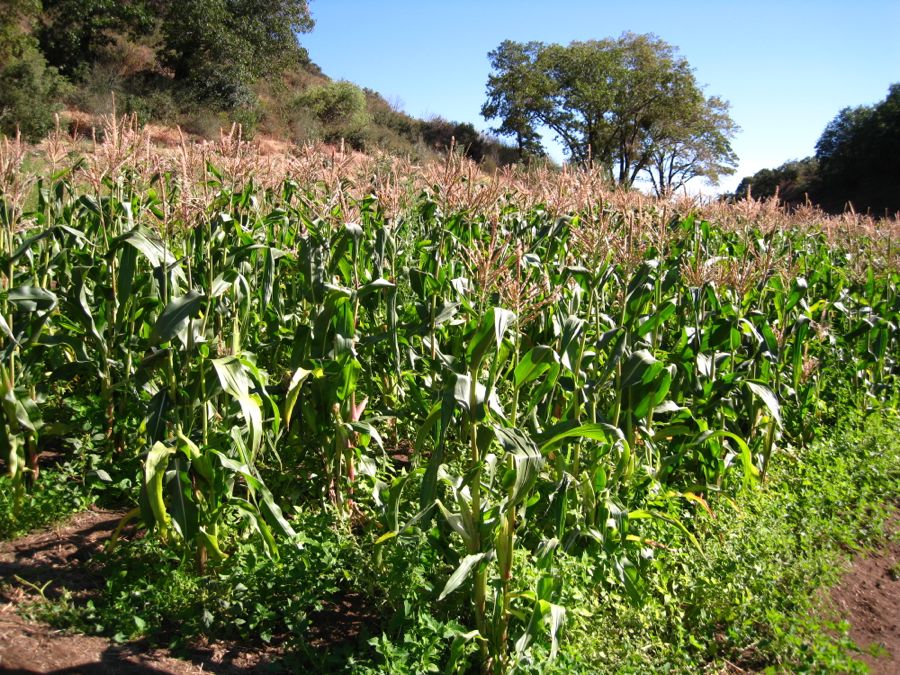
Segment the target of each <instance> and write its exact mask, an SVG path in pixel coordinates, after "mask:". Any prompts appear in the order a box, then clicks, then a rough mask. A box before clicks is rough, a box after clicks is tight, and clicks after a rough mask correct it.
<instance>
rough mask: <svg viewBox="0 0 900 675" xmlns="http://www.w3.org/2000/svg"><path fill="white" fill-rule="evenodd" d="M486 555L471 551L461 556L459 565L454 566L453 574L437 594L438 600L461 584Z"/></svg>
mask: <svg viewBox="0 0 900 675" xmlns="http://www.w3.org/2000/svg"><path fill="white" fill-rule="evenodd" d="M487 555H488V554H487V553H473V554H471V555H467V556H466V557H465V558H463V559H462V561H461V562H460V563H459V567H457V568H456V571H454V572H453V574H452V575H450V578H449V579H447V584H446V585H445V586H444V590H443V591H441V594H440V595H439V596H438V602H440V601H441V600H443V599H444V598H446V597H447V596H448V595H450V594H451V593H452V592H453V591H455V590H456V589H457V588H459V587H460V586H462V585H463V583H464V582H465V580H466V579H467V578H468V577H469V575H470V574H471V573H472V570H473V569H475V566H476V565H478V564H480V563H481V561H482V560H484V559H485V558H486V557H487Z"/></svg>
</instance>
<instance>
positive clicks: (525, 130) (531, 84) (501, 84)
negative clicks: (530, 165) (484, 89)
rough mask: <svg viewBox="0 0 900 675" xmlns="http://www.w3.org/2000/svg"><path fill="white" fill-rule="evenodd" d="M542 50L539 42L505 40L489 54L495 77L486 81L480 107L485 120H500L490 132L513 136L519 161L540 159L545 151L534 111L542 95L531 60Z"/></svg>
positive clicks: (492, 76)
mask: <svg viewBox="0 0 900 675" xmlns="http://www.w3.org/2000/svg"><path fill="white" fill-rule="evenodd" d="M542 48H543V45H542V44H541V43H540V42H529V43H527V44H522V43H519V42H512V41H511V40H506V41H504V42H503V43H501V45H500V46H499V47H498V48H497V49H495V50H494V51H492V52H490V54H488V58H490V59H491V66H492V67H493V69H494V71H496V72H495V73H494V74H492V75H491V76H490V77H489V79H488V100H487V102H486V103H485V104H484V105H483V106H482V108H481V115H482V116H483V117H484V118H485V119H496V118H500V119H501V120H502V122H501V124H500V126H498V127H495V128H493V129H492V131H493V132H494V133H496V134H500V135H501V136H513V137H514V138H515V139H516V148H518V151H519V157H520V158H521V159H527V158H529V157H543V156H544V154H545V153H544V148H543V146H542V145H541V136H540V134H539V133H538V131H537V128H536V127H537V124H538V123H539V120H540V118H539V116H538V114H537V112H536V111H535V107H536V104H537V101H538V100H540V99H541V98H542V93H541V92H540V91H539V90H538V89H537V88H536V86H537V82H536V80H537V76H538V74H537V73H536V72H535V69H534V60H535V58H536V56H537V54H538V53H539V51H540V50H541V49H542Z"/></svg>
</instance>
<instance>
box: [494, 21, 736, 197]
mask: <svg viewBox="0 0 900 675" xmlns="http://www.w3.org/2000/svg"><path fill="white" fill-rule="evenodd" d="M489 58H490V59H491V66H492V69H493V72H492V74H491V76H490V78H489V79H488V85H487V95H488V100H487V103H485V105H484V107H483V108H482V115H483V116H484V117H485V118H486V119H494V118H499V119H501V125H500V126H499V127H498V128H497V129H495V131H496V132H497V133H498V134H501V135H506V136H516V138H517V142H519V143H520V147H521V144H522V140H521V139H525V140H527V141H529V142H534V140H535V139H536V137H537V129H538V128H539V127H546V128H549V129H550V130H552V131H553V132H554V133H555V134H556V137H557V139H559V141H560V142H561V143H562V144H563V145H564V147H565V149H566V152H567V154H568V155H569V158H570V159H571V160H572V161H576V162H583V163H587V162H591V163H594V164H597V165H599V166H601V167H603V168H604V169H605V170H606V172H607V175H608V177H609V178H610V180H613V181H616V182H618V183H619V184H620V185H624V186H626V187H629V186H631V185H632V184H633V183H634V181H635V180H637V178H638V177H639V176H640V175H641V174H642V173H648V174H649V175H650V176H651V177H652V178H653V180H654V183H655V184H656V186H657V189H658V190H660V191H665V190H669V189H673V187H675V186H680V185H682V184H683V183H684V182H686V181H687V180H690V179H691V178H693V177H695V176H707V177H709V178H711V179H713V180H714V179H715V178H717V177H718V176H719V175H720V174H721V173H724V172H726V171H729V170H731V167H732V166H733V164H734V162H735V157H734V154H733V152H732V150H731V145H730V138H731V136H732V135H733V133H734V132H735V130H736V126H735V125H734V123H733V122H732V121H731V119H730V118H729V117H728V113H727V104H726V103H725V102H724V101H722V100H721V99H717V98H710V99H707V98H706V97H705V96H704V95H703V92H702V91H701V90H700V88H699V86H698V85H697V82H696V80H695V78H694V75H693V72H692V70H691V68H690V66H689V64H688V63H687V61H686V60H685V59H683V58H682V57H680V56H679V55H678V53H677V50H676V49H675V48H674V47H672V46H671V45H668V44H666V43H665V42H663V41H662V40H660V39H659V38H657V37H655V36H653V35H636V34H633V33H625V34H624V35H622V36H621V37H620V38H618V39H616V40H612V39H606V40H599V41H598V40H592V41H588V42H572V43H571V44H569V45H568V46H562V45H555V44H554V45H545V44H542V43H538V42H530V43H527V44H522V43H516V42H511V41H506V42H504V43H502V44H501V45H500V47H498V48H497V49H496V50H494V51H492V52H491V53H490V54H489Z"/></svg>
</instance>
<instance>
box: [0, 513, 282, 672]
mask: <svg viewBox="0 0 900 675" xmlns="http://www.w3.org/2000/svg"><path fill="white" fill-rule="evenodd" d="M121 517H122V514H120V513H114V512H110V511H101V510H90V511H85V512H83V513H79V514H77V515H75V516H73V517H72V518H71V519H70V520H68V521H67V522H65V523H64V524H62V525H59V526H57V527H55V528H53V529H51V530H48V531H45V532H37V533H34V534H30V535H28V536H26V537H23V538H21V539H17V540H15V541H5V542H0V671H2V672H12V673H57V674H60V675H61V674H62V673H66V674H75V673H85V674H91V675H92V674H95V673H174V674H176V675H182V674H185V675H187V674H194V673H209V672H214V673H251V672H259V671H260V670H263V671H265V670H270V668H269V667H268V666H267V664H266V657H265V655H264V654H261V653H258V652H255V651H254V650H244V649H242V650H238V649H236V648H234V646H229V645H223V644H218V643H216V644H211V645H208V646H200V647H197V648H196V649H194V650H193V651H192V652H191V654H190V660H187V661H185V660H179V659H176V658H173V657H172V656H171V655H169V654H168V653H167V652H166V651H165V650H160V649H151V648H150V647H148V645H146V644H144V643H142V642H132V643H128V644H123V645H119V644H116V643H114V642H112V641H110V640H108V639H106V638H101V637H91V636H86V635H66V634H64V633H62V632H60V631H57V630H54V629H53V628H51V627H50V626H47V625H46V624H41V623H31V622H28V621H26V620H25V619H23V618H22V617H20V616H19V615H18V614H17V613H16V608H17V605H18V604H19V603H21V602H23V601H34V600H36V599H37V598H39V595H38V594H37V592H36V591H35V590H34V588H33V587H31V586H29V584H32V585H33V586H34V587H37V588H41V587H44V585H45V584H47V585H46V588H45V590H44V593H45V595H46V596H47V597H48V598H56V597H58V596H59V594H60V592H61V590H62V589H63V588H65V589H67V590H68V591H69V592H70V593H72V594H73V597H74V598H75V599H78V598H84V597H86V596H88V595H89V594H90V593H91V592H92V591H96V590H97V589H98V588H99V586H100V585H101V584H102V583H103V578H102V575H101V574H100V572H99V571H98V570H97V569H95V568H93V567H92V566H91V565H90V564H89V563H90V560H91V558H92V557H93V555H94V554H95V553H96V552H97V551H98V550H99V549H100V547H102V546H103V543H104V542H105V541H106V539H107V537H108V536H109V534H110V533H111V532H112V530H113V529H114V528H115V526H116V524H117V523H118V522H119V519H120V518H121ZM16 577H18V579H17V578H16ZM23 582H27V583H23ZM48 582H49V583H48Z"/></svg>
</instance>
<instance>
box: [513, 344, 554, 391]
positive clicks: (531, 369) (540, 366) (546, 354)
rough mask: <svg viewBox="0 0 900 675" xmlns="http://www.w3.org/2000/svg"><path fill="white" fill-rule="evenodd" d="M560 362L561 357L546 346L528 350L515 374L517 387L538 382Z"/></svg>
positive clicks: (514, 379)
mask: <svg viewBox="0 0 900 675" xmlns="http://www.w3.org/2000/svg"><path fill="white" fill-rule="evenodd" d="M558 362H559V355H558V354H557V353H556V352H555V351H554V350H553V349H552V348H550V347H547V346H546V345H538V346H537V347H534V348H532V349H530V350H528V352H526V354H525V356H523V357H522V358H521V360H520V361H519V365H517V366H516V369H515V371H514V372H513V381H514V382H515V385H516V387H517V388H518V387H521V386H522V385H524V384H527V383H528V382H531V381H533V380H536V379H537V378H539V377H540V376H541V375H543V374H544V373H546V372H547V371H548V370H550V368H551V367H552V366H553V364H554V363H558Z"/></svg>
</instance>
